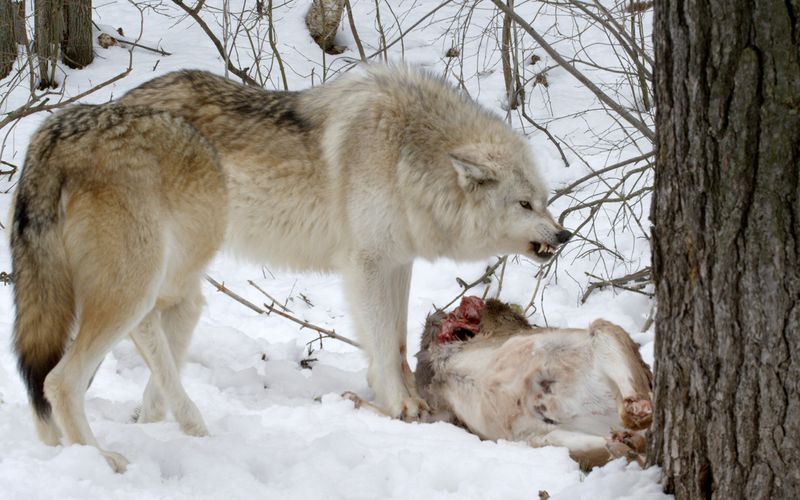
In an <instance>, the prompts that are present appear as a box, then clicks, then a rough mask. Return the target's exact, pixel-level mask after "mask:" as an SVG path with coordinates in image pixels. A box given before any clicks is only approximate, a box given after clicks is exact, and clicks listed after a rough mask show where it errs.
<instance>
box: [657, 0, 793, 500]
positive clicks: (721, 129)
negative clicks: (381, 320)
mask: <svg viewBox="0 0 800 500" xmlns="http://www.w3.org/2000/svg"><path fill="white" fill-rule="evenodd" d="M655 7H656V16H655V17H656V26H655V51H656V61H657V63H656V65H655V89H656V93H655V95H656V108H657V114H656V125H657V131H658V133H657V150H658V154H657V160H656V161H657V165H656V181H655V199H654V205H653V220H654V223H655V228H654V231H653V263H654V277H655V282H656V294H657V299H658V313H657V318H656V347H655V357H656V366H655V400H656V413H655V418H654V421H653V422H654V426H653V430H652V439H651V440H650V441H651V443H652V448H651V450H650V461H651V462H652V463H656V464H659V465H661V466H663V468H664V473H665V476H666V478H665V480H666V488H667V490H668V491H670V492H674V493H675V494H676V497H677V498H678V499H683V498H720V499H728V498H752V499H755V498H792V499H794V498H800V441H798V435H800V384H798V380H800V356H798V353H799V352H800V112H798V109H800V108H798V103H800V77H798V75H800V37H798V32H800V25H799V24H798V19H800V4H798V2H797V1H796V0H795V1H786V2H782V1H775V2H755V3H753V2H745V1H743V0H699V1H695V2H682V1H679V0H663V1H661V2H655Z"/></svg>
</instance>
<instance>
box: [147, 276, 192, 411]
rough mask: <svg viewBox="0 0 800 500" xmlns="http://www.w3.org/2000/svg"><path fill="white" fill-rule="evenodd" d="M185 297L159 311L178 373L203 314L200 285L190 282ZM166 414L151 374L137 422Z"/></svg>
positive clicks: (162, 396)
mask: <svg viewBox="0 0 800 500" xmlns="http://www.w3.org/2000/svg"><path fill="white" fill-rule="evenodd" d="M187 290H188V293H187V296H186V298H184V300H183V301H181V302H180V303H178V304H176V305H174V306H172V307H170V308H168V309H165V310H164V311H162V312H161V326H162V329H163V331H164V333H165V334H166V337H167V341H168V343H169V350H170V352H171V353H172V358H173V360H174V362H175V366H176V367H177V368H178V372H179V373H180V371H181V368H182V367H183V362H184V358H185V357H186V351H187V350H188V348H189V343H190V342H191V340H192V334H193V333H194V329H195V327H196V326H197V322H198V320H199V319H200V314H201V313H202V312H203V306H204V305H205V300H204V299H203V294H202V292H201V291H200V282H199V281H198V282H197V283H192V285H191V287H190V289H187ZM165 414H166V402H165V400H164V395H163V394H162V392H161V388H160V387H159V386H158V383H157V382H156V380H155V378H154V377H153V375H152V374H151V376H150V379H149V380H148V382H147V387H146V388H145V390H144V396H143V398H142V407H141V410H140V412H139V416H138V419H137V421H138V422H143V423H147V422H159V421H161V420H163V419H164V416H165Z"/></svg>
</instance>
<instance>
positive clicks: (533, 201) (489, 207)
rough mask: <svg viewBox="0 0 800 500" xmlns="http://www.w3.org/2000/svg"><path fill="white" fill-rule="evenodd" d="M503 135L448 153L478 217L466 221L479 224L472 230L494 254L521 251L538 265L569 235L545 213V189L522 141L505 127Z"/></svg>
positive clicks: (469, 203) (467, 199) (546, 195)
mask: <svg viewBox="0 0 800 500" xmlns="http://www.w3.org/2000/svg"><path fill="white" fill-rule="evenodd" d="M501 134H502V133H501ZM502 135H504V137H501V138H499V139H500V140H491V137H489V138H488V139H489V140H487V141H486V142H479V143H471V144H466V145H463V146H459V147H457V148H456V149H454V150H452V151H451V152H450V154H449V156H450V161H451V163H452V166H453V169H455V172H456V175H457V179H458V184H459V186H460V187H461V189H462V190H463V191H464V194H465V197H466V204H467V205H468V206H470V207H471V208H472V209H473V210H474V212H473V213H475V214H476V215H477V214H479V213H480V214H481V215H482V216H481V215H478V216H476V217H475V218H474V220H472V221H470V224H473V225H481V224H483V225H484V227H481V228H478V227H476V228H475V229H477V230H479V231H480V232H481V233H483V234H484V235H485V238H486V241H491V242H492V244H493V246H494V252H497V253H516V254H521V255H526V256H528V257H531V258H532V259H534V260H535V261H537V262H540V263H543V262H546V261H547V260H548V259H550V258H551V257H553V255H554V254H555V252H556V250H557V249H558V247H559V246H561V245H562V244H564V243H566V242H567V241H568V240H569V239H570V237H571V236H572V233H570V232H569V231H567V230H565V229H564V228H563V227H562V226H561V225H560V224H559V223H558V222H556V220H555V219H554V218H553V216H552V215H550V212H548V211H547V197H548V191H547V187H546V185H545V183H544V182H543V181H542V179H541V177H540V174H539V172H538V168H537V166H536V163H535V162H534V160H533V157H532V155H531V153H530V151H529V148H528V145H527V142H526V141H525V140H524V139H523V138H521V137H519V136H517V135H516V134H514V133H511V132H510V131H509V133H508V134H502ZM468 212H469V211H468ZM487 214H490V215H491V217H486V215H487Z"/></svg>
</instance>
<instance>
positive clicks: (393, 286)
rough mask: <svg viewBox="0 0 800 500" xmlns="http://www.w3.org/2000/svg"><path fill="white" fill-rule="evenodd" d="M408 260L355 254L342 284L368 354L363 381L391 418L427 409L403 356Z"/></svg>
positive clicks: (421, 413)
mask: <svg viewBox="0 0 800 500" xmlns="http://www.w3.org/2000/svg"><path fill="white" fill-rule="evenodd" d="M410 282H411V264H410V263H409V264H403V265H396V264H395V265H390V264H388V263H386V262H382V261H380V260H377V259H370V258H365V259H357V260H356V261H355V262H354V263H353V264H352V265H351V266H350V268H349V269H348V270H347V271H346V272H345V287H346V290H347V295H348V298H349V302H350V307H351V311H352V314H353V320H354V323H355V327H356V330H357V332H358V336H359V339H360V340H361V343H362V345H363V346H364V350H365V351H366V353H367V357H368V359H369V371H368V379H369V385H370V387H372V390H373V391H375V396H376V398H377V402H378V404H379V405H380V406H382V407H383V408H386V409H387V410H388V411H389V413H390V414H391V415H392V416H394V417H399V418H402V419H403V420H417V419H419V418H421V417H423V416H424V415H426V414H427V413H428V405H427V404H425V401H423V400H422V399H421V398H420V397H419V395H418V394H417V391H416V386H415V384H414V376H413V374H412V373H411V369H410V368H409V366H408V362H407V361H406V321H407V316H408V292H409V285H410Z"/></svg>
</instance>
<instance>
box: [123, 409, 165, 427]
mask: <svg viewBox="0 0 800 500" xmlns="http://www.w3.org/2000/svg"><path fill="white" fill-rule="evenodd" d="M166 416H167V411H166V410H165V409H164V407H163V406H162V407H155V406H152V405H147V404H143V405H142V406H137V407H136V409H135V410H134V411H133V415H131V421H133V422H136V423H138V424H151V423H153V422H161V421H162V420H164V418H166Z"/></svg>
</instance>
